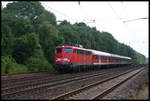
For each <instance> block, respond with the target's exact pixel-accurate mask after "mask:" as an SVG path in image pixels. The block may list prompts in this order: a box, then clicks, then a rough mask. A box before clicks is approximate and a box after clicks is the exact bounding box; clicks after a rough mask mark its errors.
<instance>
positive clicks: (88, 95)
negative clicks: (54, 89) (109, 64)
mask: <svg viewBox="0 0 150 101" xmlns="http://www.w3.org/2000/svg"><path fill="white" fill-rule="evenodd" d="M142 70H143V68H140V69H138V70H134V71H127V72H124V73H121V74H119V75H117V76H114V77H110V78H106V79H105V80H102V81H98V82H96V83H93V84H90V85H87V86H86V87H83V88H79V89H76V90H73V91H71V92H68V93H65V94H62V95H59V96H56V97H54V98H52V100H58V99H59V100H60V99H76V100H77V99H88V100H93V99H100V98H103V97H104V96H105V95H107V94H109V93H110V92H111V91H112V90H114V89H116V88H117V87H118V86H120V85H121V84H123V83H124V82H126V81H127V80H129V79H130V78H132V77H133V76H135V75H136V74H138V73H139V72H141V71H142ZM106 85H107V87H106ZM108 86H109V87H108Z"/></svg>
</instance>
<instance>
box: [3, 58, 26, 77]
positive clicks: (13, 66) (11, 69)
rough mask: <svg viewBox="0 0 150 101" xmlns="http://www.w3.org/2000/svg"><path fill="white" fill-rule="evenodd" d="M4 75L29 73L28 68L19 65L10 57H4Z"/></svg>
mask: <svg viewBox="0 0 150 101" xmlns="http://www.w3.org/2000/svg"><path fill="white" fill-rule="evenodd" d="M1 67H2V71H1V73H2V74H8V73H21V72H27V71H28V70H27V67H26V66H24V65H21V64H17V63H16V61H15V60H14V59H13V58H12V57H9V56H2V63H1Z"/></svg>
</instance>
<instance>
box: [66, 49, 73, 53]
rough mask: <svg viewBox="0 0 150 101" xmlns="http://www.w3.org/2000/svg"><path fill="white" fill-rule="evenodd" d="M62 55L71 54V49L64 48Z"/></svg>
mask: <svg viewBox="0 0 150 101" xmlns="http://www.w3.org/2000/svg"><path fill="white" fill-rule="evenodd" d="M64 53H72V48H65V49H64Z"/></svg>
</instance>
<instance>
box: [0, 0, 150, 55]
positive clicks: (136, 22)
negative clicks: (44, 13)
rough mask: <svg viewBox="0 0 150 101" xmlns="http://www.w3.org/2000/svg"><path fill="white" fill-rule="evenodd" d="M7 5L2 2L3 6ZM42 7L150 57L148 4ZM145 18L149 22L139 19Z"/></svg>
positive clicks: (87, 3)
mask: <svg viewBox="0 0 150 101" xmlns="http://www.w3.org/2000/svg"><path fill="white" fill-rule="evenodd" d="M7 3H8V2H2V6H3V7H5V6H6V4H7ZM41 4H42V5H43V6H44V8H45V9H46V10H48V11H50V12H52V13H54V14H55V16H56V20H57V21H63V20H67V21H68V22H70V23H71V24H74V23H76V22H84V23H86V24H87V25H88V26H90V27H96V29H97V30H99V31H100V32H102V31H105V32H109V33H111V34H112V35H113V36H114V38H115V39H116V40H118V41H119V42H120V43H124V44H126V45H129V46H130V47H132V48H133V49H134V50H136V51H137V52H139V53H141V54H143V55H145V56H146V57H149V33H148V32H149V29H148V25H149V23H148V20H149V14H148V12H149V9H148V7H149V6H148V2H146V1H144V2H142V1H139V2H138V1H133V2H131V1H128V2H126V1H114V2H105V1H101V2H100V1H94V2H92V1H81V2H78V1H62V2H60V1H55V2H54V1H52V2H51V1H45V2H41ZM145 17H146V18H148V19H140V18H145ZM94 20H95V21H94ZM58 23H59V22H58Z"/></svg>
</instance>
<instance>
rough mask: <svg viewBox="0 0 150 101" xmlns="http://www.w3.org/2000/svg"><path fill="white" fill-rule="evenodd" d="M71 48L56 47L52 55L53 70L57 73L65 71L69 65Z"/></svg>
mask: <svg viewBox="0 0 150 101" xmlns="http://www.w3.org/2000/svg"><path fill="white" fill-rule="evenodd" d="M71 57H72V47H64V46H61V47H59V46H58V47H56V49H55V55H54V62H55V64H54V68H55V69H56V70H57V71H61V72H62V71H67V70H68V69H69V68H70V65H71Z"/></svg>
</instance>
